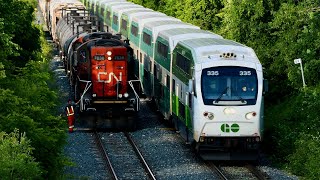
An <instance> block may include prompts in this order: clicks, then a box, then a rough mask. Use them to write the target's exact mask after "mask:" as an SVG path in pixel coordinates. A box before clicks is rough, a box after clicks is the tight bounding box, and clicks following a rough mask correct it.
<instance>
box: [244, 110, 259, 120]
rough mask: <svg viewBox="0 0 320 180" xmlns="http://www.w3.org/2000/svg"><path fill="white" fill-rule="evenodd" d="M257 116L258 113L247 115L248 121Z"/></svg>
mask: <svg viewBox="0 0 320 180" xmlns="http://www.w3.org/2000/svg"><path fill="white" fill-rule="evenodd" d="M256 115H257V113H256V112H249V113H247V114H246V119H248V120H250V119H252V118H253V117H255V116H256Z"/></svg>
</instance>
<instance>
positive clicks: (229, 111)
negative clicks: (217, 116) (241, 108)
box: [223, 107, 236, 115]
mask: <svg viewBox="0 0 320 180" xmlns="http://www.w3.org/2000/svg"><path fill="white" fill-rule="evenodd" d="M223 112H224V114H226V115H230V114H235V113H236V110H235V109H233V108H230V107H227V108H225V109H224V110H223Z"/></svg>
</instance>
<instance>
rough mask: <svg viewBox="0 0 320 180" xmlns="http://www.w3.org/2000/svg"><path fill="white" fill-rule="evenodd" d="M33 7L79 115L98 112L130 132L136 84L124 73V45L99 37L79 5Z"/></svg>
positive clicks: (69, 0)
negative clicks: (40, 16) (43, 21)
mask: <svg viewBox="0 0 320 180" xmlns="http://www.w3.org/2000/svg"><path fill="white" fill-rule="evenodd" d="M39 5H40V7H41V10H42V12H44V14H45V15H44V17H45V18H46V23H47V25H48V28H49V30H50V32H51V34H52V37H53V40H54V42H56V44H57V45H58V46H59V49H60V56H61V59H62V60H63V63H64V67H65V70H66V73H67V75H68V77H69V81H70V85H71V87H72V90H73V94H74V99H75V100H76V101H78V100H79V102H80V112H103V114H106V115H107V116H108V118H113V121H118V120H117V119H116V118H118V119H123V118H128V117H129V119H130V121H129V122H125V123H121V127H123V125H124V126H125V127H126V128H134V126H135V124H134V120H133V119H132V118H130V117H131V116H133V115H134V114H135V113H136V112H137V111H139V101H140V100H139V96H138V94H137V92H136V91H135V89H134V83H135V82H138V81H136V80H134V76H133V69H132V68H130V67H133V66H130V64H131V63H132V62H133V61H132V57H133V50H132V48H131V47H130V46H129V44H128V41H122V40H120V37H119V36H117V35H112V34H111V33H108V32H101V31H100V30H101V27H100V26H99V25H100V24H99V22H98V19H97V17H96V16H95V15H92V14H91V13H90V12H88V11H87V10H86V8H85V7H84V6H83V4H82V3H80V2H79V1H75V0H63V1H62V0H51V1H47V0H40V1H39ZM119 117H120V118H119ZM111 124H112V127H114V124H117V123H111ZM118 125H120V124H118ZM115 127H116V128H117V126H115Z"/></svg>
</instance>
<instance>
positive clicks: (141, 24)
mask: <svg viewBox="0 0 320 180" xmlns="http://www.w3.org/2000/svg"><path fill="white" fill-rule="evenodd" d="M137 20H138V21H136V22H137V23H138V24H139V33H141V32H142V30H143V27H144V25H145V24H146V23H149V22H162V21H166V22H169V21H173V22H181V20H180V19H177V18H173V17H170V16H160V17H154V15H150V16H145V17H144V18H138V19H137Z"/></svg>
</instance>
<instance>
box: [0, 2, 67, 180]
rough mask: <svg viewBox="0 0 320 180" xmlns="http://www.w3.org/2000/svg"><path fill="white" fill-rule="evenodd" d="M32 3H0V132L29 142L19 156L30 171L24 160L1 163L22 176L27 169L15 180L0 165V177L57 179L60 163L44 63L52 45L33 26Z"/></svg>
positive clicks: (54, 98)
mask: <svg viewBox="0 0 320 180" xmlns="http://www.w3.org/2000/svg"><path fill="white" fill-rule="evenodd" d="M36 3H37V1H35V0H7V1H4V0H0V17H1V18H0V35H1V36H0V45H1V48H0V119H1V121H0V131H4V132H6V133H11V132H13V131H15V130H16V129H19V132H23V133H24V134H25V135H24V136H23V138H26V137H27V138H28V141H24V142H28V143H27V144H25V143H24V144H23V147H25V149H27V147H28V148H30V150H28V151H26V152H25V154H26V155H24V157H25V161H24V163H25V164H27V163H29V164H30V168H29V167H27V168H23V166H22V165H21V163H22V162H21V161H22V160H23V159H21V160H20V159H17V160H19V161H14V159H12V160H11V159H10V156H7V155H6V154H4V155H5V156H6V158H4V159H5V160H6V163H5V164H4V165H3V167H6V166H10V168H12V169H21V171H22V172H23V173H25V172H29V171H30V174H29V176H28V175H25V176H22V175H21V176H20V174H19V173H17V175H19V176H18V177H17V178H15V177H12V176H11V175H10V174H6V173H7V172H5V170H6V169H4V171H1V170H2V168H1V167H2V166H0V174H1V179H6V178H8V179H23V178H25V179H38V178H45V179H57V178H58V177H61V176H60V174H62V170H63V165H64V164H65V159H64V156H63V153H62V150H63V146H64V144H65V141H66V133H65V131H64V128H65V120H63V119H62V118H61V117H59V116H58V114H59V113H58V112H57V111H58V110H57V106H58V105H59V97H58V95H57V92H55V91H53V90H52V89H50V88H49V85H48V84H53V83H52V81H53V79H52V75H51V74H50V73H49V65H48V62H47V60H46V59H48V58H49V53H50V52H51V47H50V46H49V45H48V44H46V41H45V39H44V38H43V37H41V38H40V35H41V33H42V32H40V30H39V29H38V28H37V26H35V25H33V21H34V19H33V18H34V16H33V11H34V9H35V7H36ZM41 43H42V44H41ZM31 59H32V60H31ZM17 67H19V68H17ZM3 136H4V135H3ZM19 138H20V136H19ZM13 142H15V141H13ZM27 145H28V146H27ZM31 150H32V153H31ZM0 156H1V155H0ZM1 159H2V157H1V158H0V160H1ZM10 160H11V161H10ZM35 160H36V161H37V162H35ZM32 163H34V164H35V165H33V164H32ZM33 171H34V172H36V171H37V174H36V175H34V172H33ZM2 172H3V173H2ZM8 172H9V171H8ZM10 172H11V171H10ZM15 172H16V171H15ZM11 173H12V172H11ZM11 177H12V178H11ZM19 177H21V178H19ZM29 177H30V178H29Z"/></svg>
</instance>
